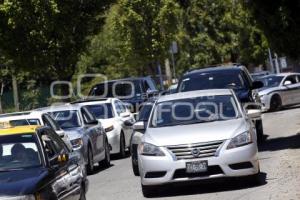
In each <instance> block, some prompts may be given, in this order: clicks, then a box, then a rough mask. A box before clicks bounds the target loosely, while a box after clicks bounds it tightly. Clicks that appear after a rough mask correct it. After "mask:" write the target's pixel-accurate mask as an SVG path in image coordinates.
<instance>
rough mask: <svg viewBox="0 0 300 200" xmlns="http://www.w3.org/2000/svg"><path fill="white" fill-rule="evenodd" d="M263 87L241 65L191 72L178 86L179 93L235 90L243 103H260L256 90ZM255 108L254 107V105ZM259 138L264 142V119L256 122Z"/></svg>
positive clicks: (184, 76) (183, 77)
mask: <svg viewBox="0 0 300 200" xmlns="http://www.w3.org/2000/svg"><path fill="white" fill-rule="evenodd" d="M261 87H263V83H262V82H260V81H253V80H252V78H251V76H250V74H249V72H248V70H247V69H246V67H244V66H241V65H232V66H217V67H209V68H202V69H195V70H190V71H188V72H187V73H185V74H184V75H183V76H182V78H181V80H180V81H179V84H178V88H177V90H178V92H187V91H193V90H206V89H224V88H230V89H233V90H234V91H235V93H236V95H237V97H238V98H239V99H240V101H241V102H242V103H260V99H259V96H258V94H257V91H256V89H258V88H261ZM252 106H254V105H252ZM255 126H256V129H257V137H258V140H259V141H262V140H263V125H262V119H261V118H259V119H257V120H255Z"/></svg>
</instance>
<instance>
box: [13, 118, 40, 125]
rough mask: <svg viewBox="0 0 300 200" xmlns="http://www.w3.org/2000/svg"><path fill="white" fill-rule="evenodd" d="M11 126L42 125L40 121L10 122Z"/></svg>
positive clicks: (22, 120) (20, 120)
mask: <svg viewBox="0 0 300 200" xmlns="http://www.w3.org/2000/svg"><path fill="white" fill-rule="evenodd" d="M9 124H10V125H11V126H26V125H41V123H40V120H38V119H18V120H10V121H9Z"/></svg>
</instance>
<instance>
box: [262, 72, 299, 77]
mask: <svg viewBox="0 0 300 200" xmlns="http://www.w3.org/2000/svg"><path fill="white" fill-rule="evenodd" d="M290 75H300V73H293V72H286V73H279V74H269V75H266V76H262V77H261V78H268V77H272V76H282V77H286V76H290Z"/></svg>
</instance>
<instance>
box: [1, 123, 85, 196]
mask: <svg viewBox="0 0 300 200" xmlns="http://www.w3.org/2000/svg"><path fill="white" fill-rule="evenodd" d="M79 159H80V155H78V153H76V152H73V151H70V150H69V148H67V147H66V144H65V143H64V142H63V140H62V139H61V138H60V137H58V136H57V134H56V133H55V132H54V131H53V130H52V129H51V128H49V127H40V126H20V127H11V128H5V129H0V177H1V178H0V179H1V184H0V199H46V200H55V199H80V200H83V199H86V198H85V194H86V192H87V191H88V180H87V178H86V175H85V173H84V171H85V169H84V167H82V166H81V165H80V164H79V162H78V161H79Z"/></svg>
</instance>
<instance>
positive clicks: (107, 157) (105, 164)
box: [99, 140, 110, 168]
mask: <svg viewBox="0 0 300 200" xmlns="http://www.w3.org/2000/svg"><path fill="white" fill-rule="evenodd" d="M104 148H105V159H104V160H103V161H101V162H100V163H99V165H100V166H103V167H105V168H108V167H110V149H109V144H108V141H107V140H106V141H105V147H104Z"/></svg>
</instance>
